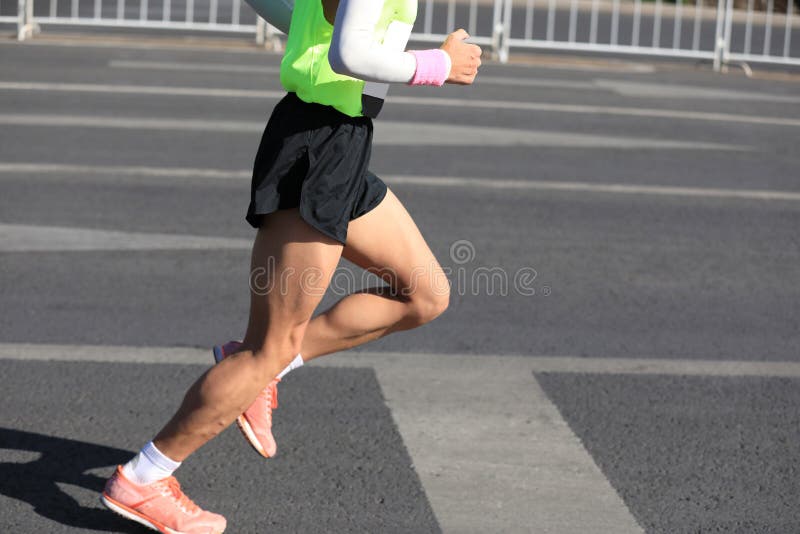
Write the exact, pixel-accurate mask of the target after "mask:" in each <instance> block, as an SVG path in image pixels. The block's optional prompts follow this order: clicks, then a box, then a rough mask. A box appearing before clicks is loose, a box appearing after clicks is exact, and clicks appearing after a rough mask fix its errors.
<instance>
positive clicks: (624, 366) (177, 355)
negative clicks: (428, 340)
mask: <svg viewBox="0 0 800 534" xmlns="http://www.w3.org/2000/svg"><path fill="white" fill-rule="evenodd" d="M210 350H211V349H210V348H190V347H132V346H126V345H64V344H49V343H0V360H3V359H6V360H31V361H46V360H53V361H74V362H128V363H150V364H158V363H185V364H200V365H208V364H209V363H210V362H211V360H210V357H209V354H210ZM412 357H413V358H419V359H420V360H424V362H425V365H426V366H428V367H431V368H433V369H434V370H438V371H444V370H447V369H450V368H451V367H453V366H458V365H465V366H468V367H469V366H474V365H479V364H480V363H481V362H491V363H490V365H491V366H495V365H497V366H500V368H505V367H506V366H512V367H515V368H516V369H517V370H518V371H520V372H522V373H590V374H632V375H639V374H645V375H653V374H656V375H687V376H762V377H787V378H800V361H798V362H794V361H753V360H702V359H688V358H656V357H653V358H583V357H579V356H524V355H513V354H511V355H509V354H437V353H410V352H389V351H350V352H340V353H337V354H335V355H332V356H331V357H324V358H320V359H317V360H314V362H313V365H332V366H344V367H371V366H373V365H375V362H379V361H384V360H385V361H390V362H395V363H402V362H403V361H404V360H407V359H409V358H412ZM410 361H411V360H409V362H410Z"/></svg>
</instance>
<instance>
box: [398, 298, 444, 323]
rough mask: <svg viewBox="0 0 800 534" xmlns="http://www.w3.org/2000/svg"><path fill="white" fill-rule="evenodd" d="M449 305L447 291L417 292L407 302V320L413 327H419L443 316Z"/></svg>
mask: <svg viewBox="0 0 800 534" xmlns="http://www.w3.org/2000/svg"><path fill="white" fill-rule="evenodd" d="M449 304H450V291H449V290H442V291H426V292H425V293H421V294H420V293H419V292H417V293H416V294H414V295H413V296H412V297H411V299H410V300H409V302H408V307H409V313H408V318H409V319H410V320H411V321H412V323H413V324H414V325H415V326H421V325H423V324H425V323H429V322H431V321H433V320H434V319H436V318H437V317H439V316H440V315H441V314H443V313H444V311H445V310H446V309H447V307H448V306H449Z"/></svg>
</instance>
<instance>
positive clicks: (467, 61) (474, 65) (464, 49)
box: [440, 29, 482, 85]
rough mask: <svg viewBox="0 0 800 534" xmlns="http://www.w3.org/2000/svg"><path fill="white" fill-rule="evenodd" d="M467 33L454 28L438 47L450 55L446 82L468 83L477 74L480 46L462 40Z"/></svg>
mask: <svg viewBox="0 0 800 534" xmlns="http://www.w3.org/2000/svg"><path fill="white" fill-rule="evenodd" d="M468 37H469V34H468V33H467V32H466V31H464V30H463V29H461V30H456V31H454V32H453V33H451V34H450V35H448V36H447V39H445V41H444V44H442V46H441V47H440V48H441V49H442V50H444V51H445V52H447V54H448V55H449V56H450V61H451V64H452V66H451V67H450V76H448V78H447V81H446V83H457V84H459V85H470V84H471V83H472V82H474V81H475V76H477V75H478V67H480V65H481V52H482V51H481V47H479V46H478V45H474V44H468V43H465V42H464V39H467V38H468Z"/></svg>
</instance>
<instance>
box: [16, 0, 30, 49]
mask: <svg viewBox="0 0 800 534" xmlns="http://www.w3.org/2000/svg"><path fill="white" fill-rule="evenodd" d="M26 4H27V2H26V0H18V1H17V40H19V41H24V40H25V18H26V17H27V15H28V7H27V5H26Z"/></svg>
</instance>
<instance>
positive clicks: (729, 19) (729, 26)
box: [722, 0, 794, 64]
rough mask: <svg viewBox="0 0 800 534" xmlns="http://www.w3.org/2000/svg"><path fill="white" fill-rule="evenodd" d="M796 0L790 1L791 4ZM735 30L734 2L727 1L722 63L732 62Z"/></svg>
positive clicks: (731, 0)
mask: <svg viewBox="0 0 800 534" xmlns="http://www.w3.org/2000/svg"><path fill="white" fill-rule="evenodd" d="M793 1H794V0H789V3H790V4H791V2H793ZM732 30H733V0H727V2H726V4H725V46H724V47H723V49H722V62H723V64H727V63H728V61H730V53H731V31H732Z"/></svg>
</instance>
